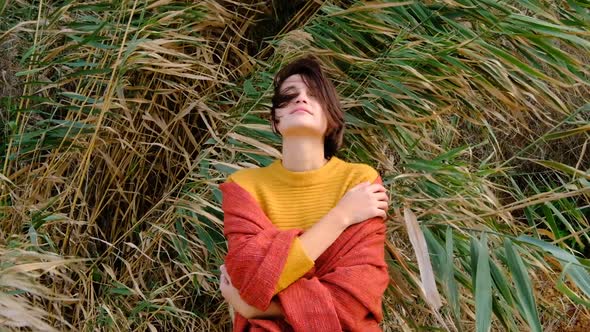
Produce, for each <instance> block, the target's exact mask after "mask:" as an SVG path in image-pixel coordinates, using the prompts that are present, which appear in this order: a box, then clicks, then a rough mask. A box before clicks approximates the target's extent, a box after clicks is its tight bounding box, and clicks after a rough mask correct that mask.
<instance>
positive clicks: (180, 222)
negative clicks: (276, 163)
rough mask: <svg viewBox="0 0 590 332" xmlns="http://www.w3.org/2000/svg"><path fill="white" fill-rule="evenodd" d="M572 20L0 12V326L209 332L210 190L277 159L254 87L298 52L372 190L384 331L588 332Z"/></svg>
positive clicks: (200, 6)
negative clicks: (377, 214) (326, 94)
mask: <svg viewBox="0 0 590 332" xmlns="http://www.w3.org/2000/svg"><path fill="white" fill-rule="evenodd" d="M589 10H590V5H589V3H588V2H587V1H584V0H567V1H565V0H564V1H559V0H555V1H541V0H521V1H503V0H502V1H497V0H446V1H403V2H390V1H354V0H342V1H337V0H334V1H221V0H218V1H214V0H202V1H173V0H158V1H154V0H142V1H139V0H136V1H124V0H119V1H100V0H97V1H75V0H70V1H29V0H0V329H1V330H6V329H8V330H10V329H17V328H18V327H25V328H30V329H33V330H40V329H50V328H51V327H53V328H55V329H58V330H83V331H90V330H114V331H117V330H120V331H130V330H133V331H146V330H152V331H153V330H161V331H172V330H194V331H201V330H203V331H205V330H206V331H225V330H228V329H229V326H230V325H229V324H230V318H229V314H228V310H227V309H228V308H227V304H225V303H224V302H223V301H222V297H221V294H220V292H219V291H218V276H219V269H218V268H219V265H220V264H222V263H223V257H224V253H225V250H226V245H225V242H224V238H223V233H222V229H223V228H222V223H223V215H222V211H221V209H220V200H221V195H220V192H219V190H218V189H217V186H218V184H219V183H220V182H222V181H224V179H225V178H226V177H227V175H228V174H229V173H231V172H233V171H235V170H236V169H238V168H241V167H255V166H263V165H267V164H268V163H269V162H271V161H272V159H273V158H276V157H278V156H279V151H280V139H279V138H278V137H276V136H275V135H273V134H272V132H271V130H270V126H269V122H268V117H269V104H270V94H271V91H272V90H271V80H272V75H273V74H274V73H275V72H276V70H278V68H280V67H281V65H283V64H285V63H286V62H288V61H289V60H291V59H293V58H294V57H296V56H299V55H302V54H306V53H307V52H312V53H314V54H317V55H318V56H320V57H321V59H322V61H324V64H325V67H326V69H327V70H328V72H329V73H330V75H331V77H332V78H333V80H334V82H335V84H336V85H337V89H338V91H339V93H340V95H341V97H342V102H343V106H344V109H345V112H346V120H347V131H346V137H345V146H346V147H345V149H343V150H342V151H341V152H340V153H339V156H340V157H342V158H344V159H346V160H349V161H353V162H364V163H368V164H371V165H373V166H374V167H375V168H377V169H378V170H379V171H380V172H381V174H382V177H383V179H384V183H385V185H386V187H388V188H389V189H390V194H391V202H392V205H391V211H390V213H391V214H392V215H393V216H394V217H393V218H392V220H390V221H389V224H388V242H387V245H386V251H387V257H388V258H387V259H388V262H389V264H390V267H391V268H390V273H391V276H392V283H391V286H390V287H389V289H388V290H387V292H386V294H385V297H384V304H383V305H384V312H385V320H384V322H383V328H384V330H385V331H412V330H433V331H434V330H451V331H473V330H477V331H488V330H490V329H491V330H494V331H497V330H510V331H516V330H526V331H541V330H543V331H576V330H579V331H582V330H583V331H585V330H586V329H585V328H586V327H588V326H590V313H589V311H588V310H589V308H590V275H589V273H588V268H589V266H590V261H589V260H588V259H589V258H590V248H589V245H590V237H589V236H588V230H589V227H590V225H589V218H590V147H589V146H588V145H589V144H588V143H589V139H590V135H589V134H590V104H589V103H588V100H590V98H589V96H590V88H589V78H590V76H589V67H588V64H589V63H590V53H589V50H590V38H589V37H590V30H589V27H590V12H589ZM404 209H409V210H406V211H412V212H413V214H415V215H416V216H417V219H418V220H419V221H420V225H421V230H422V232H423V234H424V236H425V239H426V241H427V243H428V250H429V253H430V259H431V260H432V266H433V268H434V272H435V276H436V282H437V286H438V291H439V292H440V294H441V296H442V301H443V306H442V307H441V308H440V309H439V310H436V309H435V305H434V304H432V303H431V301H427V300H428V298H426V297H425V296H424V295H423V293H422V290H421V289H422V284H421V281H420V271H419V269H418V264H417V262H416V258H415V254H414V250H413V247H412V246H411V244H410V241H409V239H408V236H407V232H406V228H405V221H406V220H407V219H408V220H409V219H411V218H412V214H411V213H409V212H406V213H404Z"/></svg>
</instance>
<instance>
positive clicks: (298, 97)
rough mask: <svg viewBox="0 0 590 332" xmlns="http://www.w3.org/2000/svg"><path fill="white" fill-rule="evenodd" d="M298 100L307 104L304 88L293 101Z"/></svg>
mask: <svg viewBox="0 0 590 332" xmlns="http://www.w3.org/2000/svg"><path fill="white" fill-rule="evenodd" d="M299 102H301V103H305V104H307V93H306V92H305V91H304V90H301V91H300V92H299V94H298V95H297V97H296V98H295V103H299Z"/></svg>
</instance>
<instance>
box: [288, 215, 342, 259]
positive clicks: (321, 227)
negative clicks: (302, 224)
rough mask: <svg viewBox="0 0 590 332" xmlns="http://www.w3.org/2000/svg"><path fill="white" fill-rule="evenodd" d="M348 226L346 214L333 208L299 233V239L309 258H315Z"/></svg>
mask: <svg viewBox="0 0 590 332" xmlns="http://www.w3.org/2000/svg"><path fill="white" fill-rule="evenodd" d="M346 227H348V216H347V215H345V214H344V213H341V210H340V209H338V208H333V209H332V210H330V212H328V213H327V214H326V215H325V216H324V217H323V218H322V219H320V220H319V221H318V222H317V223H315V224H314V225H313V226H312V227H310V228H309V229H308V230H306V231H305V232H304V233H303V234H301V235H299V240H300V241H301V244H302V245H303V249H304V250H305V253H306V254H307V256H309V258H311V259H312V260H314V261H315V260H316V259H317V258H318V257H320V256H321V255H322V254H323V253H324V251H326V249H328V248H329V247H330V246H331V245H332V243H334V241H336V239H337V238H338V236H340V234H342V232H344V230H345V229H346Z"/></svg>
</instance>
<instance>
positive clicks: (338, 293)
mask: <svg viewBox="0 0 590 332" xmlns="http://www.w3.org/2000/svg"><path fill="white" fill-rule="evenodd" d="M271 118H272V129H273V131H274V132H275V133H277V134H278V135H280V136H281V137H282V158H281V159H276V160H275V161H274V162H273V163H272V164H270V165H269V166H266V167H261V168H250V169H242V170H239V171H237V172H235V173H233V174H232V175H231V176H230V177H229V178H228V180H227V181H226V183H225V184H222V185H221V186H220V188H222V187H223V188H224V189H225V191H223V190H222V191H223V194H224V201H226V199H229V198H228V197H230V196H229V195H230V193H229V189H227V188H229V186H230V184H232V185H233V186H234V187H236V188H234V189H235V190H242V191H244V192H247V196H248V197H246V199H247V200H249V199H250V198H253V200H249V201H250V202H251V204H252V205H257V206H259V207H260V209H261V211H263V212H264V216H262V217H261V216H260V215H258V217H253V218H258V219H260V218H262V219H265V218H266V217H268V220H270V221H271V222H272V226H273V227H272V228H274V229H272V230H268V228H269V227H267V229H266V230H265V231H269V232H272V233H268V234H272V236H271V235H265V236H264V241H266V242H260V241H262V240H261V239H260V238H262V237H261V236H259V237H258V240H254V238H255V235H257V234H249V235H248V236H249V239H251V240H245V238H246V237H247V236H246V235H244V237H243V238H238V237H237V236H229V234H230V233H231V234H237V233H235V232H233V231H231V230H229V228H230V227H233V226H231V225H230V226H228V222H229V221H230V219H229V217H227V216H228V213H229V209H230V208H232V207H233V205H236V204H237V203H235V204H233V203H232V205H226V207H224V212H225V213H226V217H227V218H228V219H226V221H225V224H226V225H225V226H224V227H226V229H225V231H224V233H225V234H226V236H227V237H228V247H229V248H230V250H229V252H228V257H227V258H226V262H225V264H224V265H222V266H221V268H220V269H221V272H222V273H221V280H220V282H221V284H220V288H221V293H222V295H223V296H224V298H225V300H226V301H227V302H228V303H229V304H230V306H231V307H232V308H233V309H234V310H235V311H236V312H237V313H238V315H237V317H236V320H235V321H234V331H236V330H242V331H246V330H250V329H253V327H254V325H256V326H257V327H258V328H260V330H297V329H300V330H302V329H303V330H304V329H309V330H314V331H316V330H326V331H327V330H359V331H369V330H379V329H378V322H379V321H380V320H381V318H382V314H381V311H380V306H381V296H382V294H383V292H384V291H385V288H386V287H387V283H388V280H389V278H388V275H387V265H386V264H385V262H384V257H383V241H384V229H385V227H384V223H383V220H384V219H385V218H386V211H387V206H388V196H387V194H386V190H385V188H384V187H383V186H382V185H381V184H380V183H381V178H380V176H379V174H378V173H377V171H375V169H374V168H372V167H371V166H369V165H366V164H361V163H349V162H345V161H344V160H342V159H339V158H338V157H336V156H335V153H336V152H337V150H338V149H339V148H340V146H341V145H342V139H343V132H344V119H343V114H342V110H341V107H340V102H339V100H338V97H337V92H336V90H335V88H334V86H333V85H332V83H331V82H330V81H329V80H328V79H327V78H326V76H325V74H324V73H323V71H322V70H321V67H320V65H319V62H318V61H317V59H316V58H314V57H312V56H308V57H304V58H300V59H298V60H295V61H293V62H291V63H290V64H288V65H287V66H285V67H284V68H282V69H281V70H280V71H279V72H278V73H277V75H276V76H275V79H274V96H273V98H272V108H271ZM234 192H235V191H234ZM226 195H227V196H226ZM242 197H244V196H242ZM228 204H229V203H228ZM237 214H239V211H237V212H236V215H237ZM368 221H371V226H368V224H369V222H368ZM240 222H241V223H244V221H243V220H242V221H237V222H236V223H238V227H239V226H240V225H239V223H240ZM363 223H366V224H367V226H363V225H362V224H363ZM261 227H264V226H261ZM370 227H373V228H370ZM351 228H354V229H351ZM259 230H260V231H261V232H262V228H260V229H259ZM295 230H297V233H296V235H298V236H293V237H291V238H289V239H290V240H288V242H289V243H288V244H287V247H286V248H287V250H288V254H287V251H285V254H284V256H285V257H283V258H277V262H276V268H277V269H278V273H277V275H276V276H275V277H274V278H275V279H272V278H273V272H265V273H268V274H267V276H268V278H271V279H272V280H276V284H275V283H274V281H273V285H274V291H273V292H272V293H268V291H266V293H265V294H269V295H270V296H272V301H269V299H270V298H269V297H267V300H266V301H262V302H257V301H258V299H259V298H261V297H264V296H263V295H261V294H262V293H264V292H265V290H264V289H263V288H264V286H259V288H258V289H255V290H254V288H253V287H258V286H257V285H252V284H253V282H252V280H260V281H259V282H258V283H260V284H263V283H264V281H266V280H263V279H248V278H246V277H245V276H244V274H248V273H250V272H248V271H249V270H247V268H248V266H251V264H250V265H244V266H246V267H244V266H241V267H238V265H239V264H240V263H242V262H243V261H244V260H248V259H251V258H252V257H258V258H260V259H261V260H260V261H258V262H259V263H256V264H263V263H264V264H268V262H266V261H264V262H263V261H262V259H263V258H261V256H265V258H264V259H267V258H268V257H274V256H276V257H280V256H281V253H280V252H279V251H280V250H278V249H276V250H274V251H273V250H268V251H266V252H263V253H261V252H253V253H251V254H250V253H249V254H243V255H242V256H240V252H239V250H236V249H235V248H243V249H241V250H243V251H246V250H254V251H256V250H257V249H256V248H254V249H252V247H253V245H252V243H253V241H259V242H258V243H260V246H266V245H267V243H268V248H271V247H272V248H278V247H277V246H274V245H273V244H271V242H272V241H271V240H268V241H267V239H269V238H271V237H273V236H276V238H278V237H280V236H281V234H283V233H287V232H290V231H295ZM347 230H348V231H347ZM281 232H282V233H281ZM344 234H346V236H344ZM339 238H340V240H339ZM234 239H235V240H234ZM238 239H239V240H238ZM242 240H243V241H242ZM238 241H240V243H239V244H238ZM277 241H278V242H280V241H279V240H277ZM277 241H275V244H276V243H277ZM282 241H283V242H286V240H282ZM338 241H341V242H342V243H341V242H338ZM262 243H264V244H262ZM353 243H354V244H353ZM347 245H348V247H346V246H347ZM273 246H274V247H273ZM232 247H233V248H232ZM369 247H371V248H372V250H374V251H372V252H370V251H368V249H367V248H369ZM246 248H249V249H246ZM343 248H348V249H343ZM375 248H376V249H375ZM264 250H267V249H264ZM363 250H365V251H364V252H363ZM232 252H233V253H232ZM242 253H243V252H242ZM230 255H232V257H234V256H235V257H236V259H235V261H236V263H235V264H232V265H235V267H234V266H232V268H233V271H235V272H232V270H230V262H229V258H230V257H229V256H230ZM367 255H369V256H371V257H367ZM260 266H262V265H260ZM328 266H329V267H328ZM226 268H227V269H226ZM269 270H270V271H275V270H274V269H272V268H271V269H269ZM228 272H229V273H228ZM232 273H233V274H232ZM251 273H252V274H255V273H259V271H255V270H252V272H251ZM230 274H231V275H232V276H233V277H234V279H232V278H231V277H230ZM355 276H357V277H359V278H360V276H362V278H364V279H361V280H359V279H354V277H355ZM237 278H239V279H240V282H242V284H241V288H240V287H237V286H236V285H237V284H238V283H237V282H236V280H235V279H237ZM243 278H246V279H244V280H241V279H243ZM330 278H331V279H330ZM277 279H278V280H277ZM365 279H366V280H365ZM247 280H250V281H247ZM364 283H366V285H367V286H366V289H364V288H363V285H362V284H364ZM246 288H248V289H246ZM246 294H254V295H252V296H250V295H248V299H249V302H250V303H249V302H248V300H247V299H246V298H243V297H244V296H246ZM297 296H300V297H297ZM293 302H300V303H293ZM304 302H305V304H304ZM324 302H325V303H324ZM322 303H324V304H322ZM313 306H317V307H318V308H320V307H321V309H318V310H317V311H313V310H311V309H310V308H312V307H313ZM328 307H329V308H328ZM261 308H265V310H262V309H261ZM322 310H324V311H325V312H322V313H321V314H320V311H322ZM312 312H313V313H312ZM315 314H317V316H314V315H315ZM326 317H329V318H326ZM330 317H331V318H330ZM330 319H331V321H330ZM265 320H266V321H265ZM270 320H273V321H274V322H273V324H275V323H276V324H275V325H272V324H270V323H269V322H268V321H270ZM313 320H316V321H313ZM320 320H321V321H320ZM265 324H266V325H265ZM322 324H323V325H322ZM271 325H272V327H270V326H271ZM303 326H304V327H303ZM328 326H329V327H328Z"/></svg>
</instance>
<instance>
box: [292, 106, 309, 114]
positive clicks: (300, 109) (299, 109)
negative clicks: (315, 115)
mask: <svg viewBox="0 0 590 332" xmlns="http://www.w3.org/2000/svg"><path fill="white" fill-rule="evenodd" d="M297 111H304V112H307V113H308V114H311V112H310V111H308V110H306V109H305V108H301V107H300V108H296V109H294V110H292V111H291V113H289V114H293V113H295V112H297Z"/></svg>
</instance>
